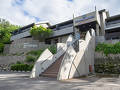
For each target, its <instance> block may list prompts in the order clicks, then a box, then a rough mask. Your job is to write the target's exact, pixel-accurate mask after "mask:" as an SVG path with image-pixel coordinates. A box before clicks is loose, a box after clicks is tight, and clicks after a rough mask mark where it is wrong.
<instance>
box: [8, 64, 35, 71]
mask: <svg viewBox="0 0 120 90" xmlns="http://www.w3.org/2000/svg"><path fill="white" fill-rule="evenodd" d="M32 68H33V65H28V64H13V65H11V68H10V69H11V70H13V71H31V70H32Z"/></svg>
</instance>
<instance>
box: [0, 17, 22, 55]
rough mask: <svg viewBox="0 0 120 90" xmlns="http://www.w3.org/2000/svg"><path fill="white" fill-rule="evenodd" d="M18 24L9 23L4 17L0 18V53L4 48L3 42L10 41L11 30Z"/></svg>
mask: <svg viewBox="0 0 120 90" xmlns="http://www.w3.org/2000/svg"><path fill="white" fill-rule="evenodd" d="M18 28H20V26H17V25H13V24H10V22H9V21H6V20H5V19H0V53H1V52H3V50H4V44H8V43H10V37H11V32H13V31H14V30H16V29H18Z"/></svg>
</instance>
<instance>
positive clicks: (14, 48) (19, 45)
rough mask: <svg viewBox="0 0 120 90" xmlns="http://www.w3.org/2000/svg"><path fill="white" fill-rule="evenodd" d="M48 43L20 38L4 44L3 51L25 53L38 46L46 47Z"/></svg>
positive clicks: (38, 47)
mask: <svg viewBox="0 0 120 90" xmlns="http://www.w3.org/2000/svg"><path fill="white" fill-rule="evenodd" d="M48 46H49V45H47V44H44V43H43V42H39V41H38V40H33V39H32V38H22V39H18V40H15V41H13V42H12V44H7V45H5V48H4V53H7V54H15V53H26V52H28V51H31V50H38V49H40V48H42V49H44V48H47V47H48Z"/></svg>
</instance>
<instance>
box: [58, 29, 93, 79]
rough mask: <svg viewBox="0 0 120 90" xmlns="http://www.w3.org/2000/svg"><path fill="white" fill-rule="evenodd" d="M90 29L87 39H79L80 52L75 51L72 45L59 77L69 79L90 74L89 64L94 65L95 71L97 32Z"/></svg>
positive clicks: (62, 64)
mask: <svg viewBox="0 0 120 90" xmlns="http://www.w3.org/2000/svg"><path fill="white" fill-rule="evenodd" d="M91 33H92V36H91V35H90V33H89V31H88V32H87V34H86V37H85V40H79V52H77V53H76V52H75V51H74V49H73V47H72V46H70V47H69V48H68V50H67V51H66V54H65V56H64V58H63V61H62V63H61V68H60V70H59V74H58V77H57V79H58V80H63V79H69V78H73V77H79V76H82V75H87V74H89V65H92V69H93V71H94V51H95V32H94V30H92V31H91Z"/></svg>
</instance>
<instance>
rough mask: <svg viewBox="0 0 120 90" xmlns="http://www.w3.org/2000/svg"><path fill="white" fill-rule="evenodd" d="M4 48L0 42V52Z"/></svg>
mask: <svg viewBox="0 0 120 90" xmlns="http://www.w3.org/2000/svg"><path fill="white" fill-rule="evenodd" d="M3 50H4V44H3V43H0V53H2V52H3Z"/></svg>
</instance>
